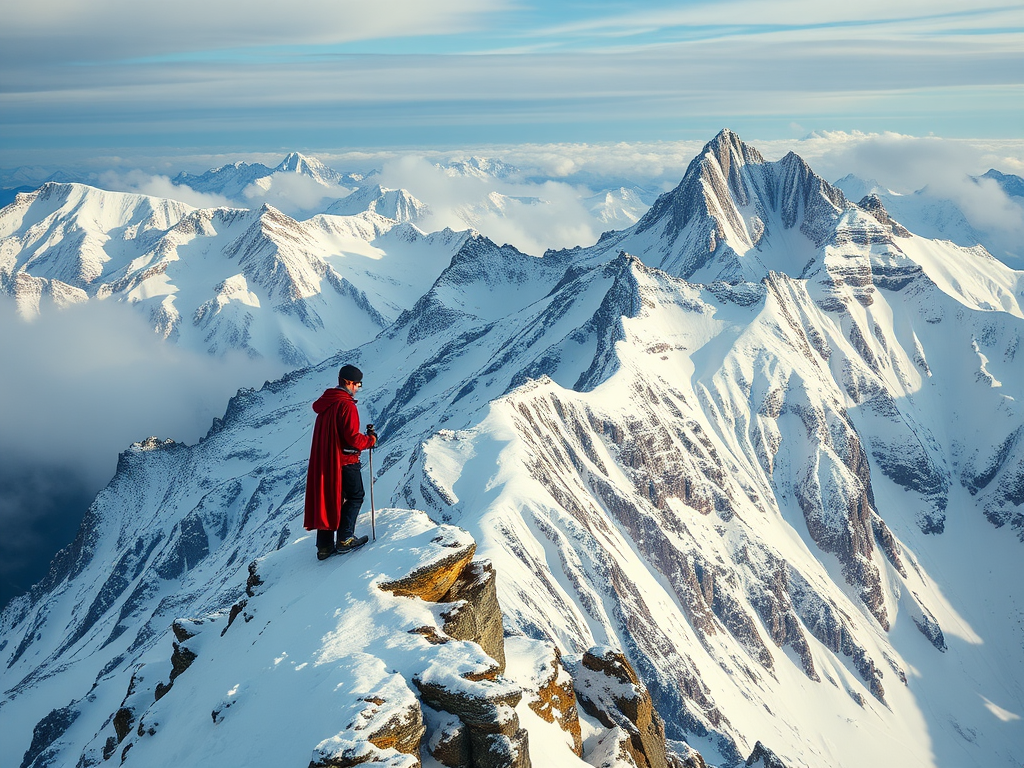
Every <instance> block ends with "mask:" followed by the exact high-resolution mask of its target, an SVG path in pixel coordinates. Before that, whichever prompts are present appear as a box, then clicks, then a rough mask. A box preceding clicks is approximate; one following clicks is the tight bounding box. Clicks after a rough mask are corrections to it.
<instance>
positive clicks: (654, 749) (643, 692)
mask: <svg viewBox="0 0 1024 768" xmlns="http://www.w3.org/2000/svg"><path fill="white" fill-rule="evenodd" d="M574 672H575V675H574V685H575V688H576V696H577V699H578V700H579V704H580V706H581V707H583V709H584V710H586V712H587V714H589V715H591V716H592V717H596V718H597V719H598V720H600V721H601V723H602V724H603V725H604V726H605V727H607V728H615V727H619V728H622V729H623V730H624V731H625V732H626V733H627V734H629V739H628V742H626V743H625V748H626V750H627V752H628V753H629V756H630V759H632V761H633V763H634V764H635V765H636V766H637V768H667V766H668V760H667V757H666V755H667V752H666V747H665V725H664V723H663V722H662V720H661V716H660V715H659V714H658V713H657V711H656V710H655V709H654V704H653V702H652V701H651V695H650V693H648V691H647V687H646V686H645V685H644V684H643V683H642V682H640V678H639V677H638V676H637V674H636V672H635V671H634V669H633V666H632V665H631V664H630V663H629V661H628V660H627V659H626V657H625V656H624V655H623V654H622V653H621V652H619V651H615V650H612V649H611V648H604V647H597V648H592V649H591V650H589V651H587V652H586V653H584V654H583V657H582V659H581V661H580V664H579V666H577V667H575V669H574Z"/></svg>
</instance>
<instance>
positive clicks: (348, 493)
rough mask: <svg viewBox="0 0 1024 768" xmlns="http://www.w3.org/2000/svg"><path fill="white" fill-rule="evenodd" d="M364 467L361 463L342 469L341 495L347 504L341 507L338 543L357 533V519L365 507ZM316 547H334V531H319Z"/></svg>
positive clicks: (347, 465)
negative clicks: (360, 510) (361, 508)
mask: <svg viewBox="0 0 1024 768" xmlns="http://www.w3.org/2000/svg"><path fill="white" fill-rule="evenodd" d="M362 469H363V465H362V464H360V463H359V462H356V463H355V464H346V465H345V466H344V467H342V468H341V493H342V495H343V496H344V497H345V503H344V504H342V505H341V526H340V527H339V528H338V541H339V542H342V541H345V540H346V539H349V538H351V537H352V535H353V534H354V533H355V532H356V518H358V517H359V508H360V507H362V506H363V497H364V496H365V495H366V494H365V492H364V491H363V473H362ZM316 545H317V546H318V547H331V546H334V531H317V532H316Z"/></svg>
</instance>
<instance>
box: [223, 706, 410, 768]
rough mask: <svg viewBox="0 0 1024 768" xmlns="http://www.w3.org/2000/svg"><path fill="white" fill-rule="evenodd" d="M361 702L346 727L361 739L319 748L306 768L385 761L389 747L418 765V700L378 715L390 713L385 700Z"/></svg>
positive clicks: (343, 766) (347, 767)
mask: <svg viewBox="0 0 1024 768" xmlns="http://www.w3.org/2000/svg"><path fill="white" fill-rule="evenodd" d="M363 701H364V702H365V703H366V706H365V707H364V708H363V710H362V711H361V712H360V713H359V715H358V716H357V718H356V720H355V721H353V722H352V723H350V724H349V726H348V729H349V730H350V731H351V730H358V731H361V739H360V740H359V741H357V742H355V743H352V744H346V745H345V746H343V747H342V748H340V749H331V748H330V747H327V748H323V747H321V749H320V750H318V752H319V754H316V755H315V756H314V759H313V760H311V761H310V763H309V768H351V767H352V766H356V765H362V764H365V763H369V762H376V760H378V759H381V760H386V759H387V758H386V753H387V751H388V750H391V749H394V750H396V751H397V752H400V753H402V754H403V755H410V756H412V757H413V758H415V763H414V764H415V765H416V766H419V764H420V762H419V760H420V743H421V741H422V739H423V733H424V731H425V730H426V729H425V727H424V725H423V713H422V710H421V709H420V705H419V702H417V701H415V699H414V700H412V701H410V702H406V703H405V705H404V706H402V707H401V708H400V711H398V712H397V713H393V714H390V715H382V714H381V712H388V713H391V712H392V710H391V709H390V708H385V707H384V705H386V704H388V702H387V701H386V700H385V699H383V698H381V697H380V696H377V695H370V696H367V697H366V698H365V699H363ZM214 720H215V721H216V718H214Z"/></svg>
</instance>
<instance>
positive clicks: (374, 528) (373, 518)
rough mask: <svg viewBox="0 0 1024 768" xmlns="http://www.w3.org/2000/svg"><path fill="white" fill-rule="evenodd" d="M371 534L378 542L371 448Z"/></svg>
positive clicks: (371, 451) (371, 449) (371, 453)
mask: <svg viewBox="0 0 1024 768" xmlns="http://www.w3.org/2000/svg"><path fill="white" fill-rule="evenodd" d="M370 532H371V533H372V534H373V540H374V541H376V540H377V511H376V509H375V508H374V506H373V448H370Z"/></svg>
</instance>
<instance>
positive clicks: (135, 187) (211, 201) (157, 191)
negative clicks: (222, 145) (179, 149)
mask: <svg viewBox="0 0 1024 768" xmlns="http://www.w3.org/2000/svg"><path fill="white" fill-rule="evenodd" d="M98 185H99V186H100V187H101V188H102V189H109V190H111V191H112V192H132V193H138V194H141V195H151V196H153V197H163V198H167V199H169V200H177V201H179V202H182V203H185V204H186V205H192V206H195V207H196V208H220V207H229V208H230V207H237V204H236V203H233V202H232V201H231V200H228V199H227V198H226V197H223V196H222V195H215V194H211V193H205V192H196V191H195V190H194V189H192V188H191V187H185V186H182V185H180V184H175V183H174V182H172V181H171V180H170V178H168V177H167V176H160V175H153V174H150V173H146V172H145V171H140V170H137V169H133V170H130V171H106V172H104V173H101V174H100V175H99V180H98Z"/></svg>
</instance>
